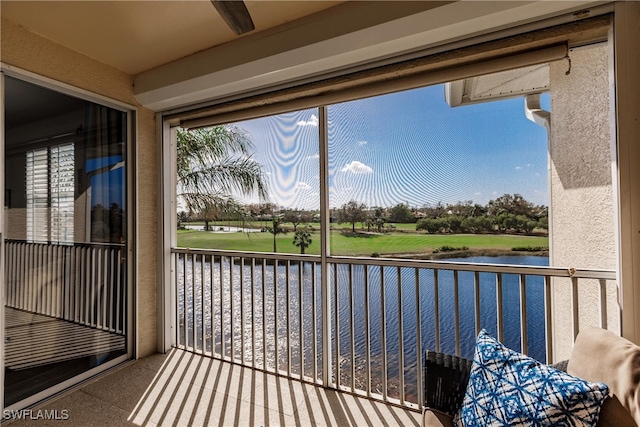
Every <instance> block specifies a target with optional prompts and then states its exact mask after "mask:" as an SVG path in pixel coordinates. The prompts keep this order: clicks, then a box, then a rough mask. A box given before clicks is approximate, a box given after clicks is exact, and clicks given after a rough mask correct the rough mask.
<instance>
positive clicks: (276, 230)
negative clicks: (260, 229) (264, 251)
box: [267, 215, 287, 252]
mask: <svg viewBox="0 0 640 427" xmlns="http://www.w3.org/2000/svg"><path fill="white" fill-rule="evenodd" d="M281 221H282V218H280V217H279V216H277V215H273V217H272V218H271V223H272V227H267V231H268V232H269V233H271V234H273V252H278V247H277V245H276V236H277V235H278V234H287V230H286V229H285V228H282V227H281V226H280V222H281Z"/></svg>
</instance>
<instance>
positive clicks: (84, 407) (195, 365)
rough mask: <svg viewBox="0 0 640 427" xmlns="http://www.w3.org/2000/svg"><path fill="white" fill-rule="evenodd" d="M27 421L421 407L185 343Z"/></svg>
mask: <svg viewBox="0 0 640 427" xmlns="http://www.w3.org/2000/svg"><path fill="white" fill-rule="evenodd" d="M38 409H43V410H48V411H53V410H57V411H58V413H59V414H61V413H62V411H63V410H66V411H67V413H68V420H58V421H55V420H18V421H14V422H12V423H10V425H11V427H22V426H42V427H44V426H83V427H90V426H103V427H104V426H128V425H136V426H209V425H211V426H341V427H342V426H415V427H419V426H420V414H419V413H417V412H412V411H408V410H404V409H401V408H398V407H395V406H391V405H385V404H383V403H379V402H374V401H371V400H368V399H363V398H357V397H354V396H352V395H350V394H347V393H341V392H338V391H335V390H327V389H323V388H320V387H315V386H313V385H310V384H304V383H301V382H298V381H295V380H290V379H286V378H282V377H278V376H276V375H272V374H268V373H263V372H260V371H255V370H253V369H250V368H243V367H240V366H237V365H233V364H230V363H226V362H221V361H218V360H214V359H210V358H207V357H202V356H198V355H195V354H192V353H188V352H185V351H182V350H172V351H171V352H169V353H168V354H164V355H162V354H156V355H153V356H150V357H146V358H143V359H140V360H138V361H135V362H133V363H129V364H127V365H125V366H123V367H121V368H120V369H118V370H116V371H115V372H111V373H109V374H108V375H105V376H102V377H99V378H97V379H96V380H94V381H92V382H89V383H87V384H85V385H83V386H82V387H80V388H79V389H76V390H75V391H72V392H70V393H68V394H65V395H63V396H62V397H60V398H58V399H56V400H54V401H50V402H48V403H47V404H45V405H44V406H42V407H40V408H35V409H34V412H33V413H34V414H36V411H37V410H38Z"/></svg>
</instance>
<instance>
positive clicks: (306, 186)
mask: <svg viewBox="0 0 640 427" xmlns="http://www.w3.org/2000/svg"><path fill="white" fill-rule="evenodd" d="M296 190H311V186H310V185H309V184H307V183H306V182H302V181H298V182H296Z"/></svg>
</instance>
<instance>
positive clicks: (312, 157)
mask: <svg viewBox="0 0 640 427" xmlns="http://www.w3.org/2000/svg"><path fill="white" fill-rule="evenodd" d="M319 158H320V154H312V155H310V156H307V160H315V159H319Z"/></svg>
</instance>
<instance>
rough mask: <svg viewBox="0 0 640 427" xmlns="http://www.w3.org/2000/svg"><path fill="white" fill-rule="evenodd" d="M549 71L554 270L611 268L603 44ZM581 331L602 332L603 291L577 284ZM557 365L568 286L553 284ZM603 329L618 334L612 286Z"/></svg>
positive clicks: (565, 353)
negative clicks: (594, 329)
mask: <svg viewBox="0 0 640 427" xmlns="http://www.w3.org/2000/svg"><path fill="white" fill-rule="evenodd" d="M570 57H571V70H570V73H569V75H567V74H566V72H567V69H568V66H569V64H568V62H566V61H559V62H556V63H553V64H552V65H551V69H550V84H551V112H552V113H551V130H550V134H549V152H550V158H551V172H550V173H551V176H550V183H551V195H550V199H551V230H550V231H551V236H552V237H551V260H550V263H551V265H553V266H557V267H567V268H571V267H573V268H596V269H612V270H615V269H616V247H615V244H616V243H615V224H614V208H613V202H614V200H613V194H612V185H611V182H612V174H611V135H610V122H609V118H610V115H609V73H608V56H607V49H606V45H603V44H602V45H598V46H592V47H586V48H580V49H575V50H572V51H571V52H570ZM578 283H579V298H578V304H579V314H580V325H594V326H599V325H600V310H599V307H600V305H599V301H600V300H599V297H600V285H599V283H598V282H597V281H590V280H585V279H580V280H579V282H578ZM553 287H554V290H553V306H554V312H553V319H554V345H555V360H562V359H566V358H568V357H569V355H570V351H571V347H572V343H573V335H572V328H571V325H572V311H571V309H570V308H571V281H570V280H569V279H561V280H555V281H554V282H553ZM606 294H607V301H608V304H607V319H608V328H609V329H612V330H614V331H616V332H619V331H620V317H619V307H618V304H617V290H616V284H615V283H609V284H608V286H607V290H606Z"/></svg>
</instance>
